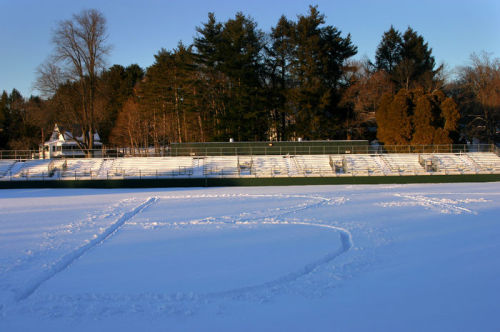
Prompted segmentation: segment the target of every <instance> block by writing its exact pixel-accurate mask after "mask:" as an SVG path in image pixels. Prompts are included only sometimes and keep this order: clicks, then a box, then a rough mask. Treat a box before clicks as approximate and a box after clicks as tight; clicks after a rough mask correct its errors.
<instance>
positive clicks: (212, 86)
mask: <svg viewBox="0 0 500 332" xmlns="http://www.w3.org/2000/svg"><path fill="white" fill-rule="evenodd" d="M89 22H90V23H89ZM89 24H90V25H92V26H93V27H94V29H91V31H94V32H95V31H96V36H94V37H96V38H92V40H96V41H98V43H96V44H95V45H94V46H93V48H92V49H90V50H88V49H87V50H86V49H85V47H86V45H88V44H89V43H87V41H86V40H79V39H78V35H77V36H73V37H71V36H70V37H71V38H73V39H71V38H70V39H67V38H68V33H67V32H68V31H74V30H78V29H82V30H83V31H85V29H88V28H89V27H88V26H86V25H89ZM196 32H197V34H196V37H195V38H194V40H193V43H192V44H191V45H184V44H182V43H179V44H178V46H177V48H175V49H173V50H165V49H162V50H160V51H158V53H157V54H156V55H155V61H154V63H153V64H152V65H151V66H150V67H148V68H146V69H145V70H144V69H142V68H140V67H139V66H138V65H130V66H128V67H123V66H121V65H114V66H112V67H110V68H107V69H105V70H103V69H102V68H101V67H99V65H100V64H102V63H104V61H103V60H104V58H105V56H106V54H107V52H108V51H109V48H108V47H107V46H106V45H105V39H104V38H101V39H99V38H100V37H103V36H104V35H105V20H104V18H103V16H102V14H100V13H99V12H97V11H95V10H91V11H86V12H82V13H81V14H79V15H75V16H74V17H73V19H72V20H68V21H63V22H62V23H61V24H60V25H59V26H58V29H56V31H55V34H54V38H53V40H54V43H55V46H56V47H55V54H54V56H53V57H52V58H51V59H49V61H48V62H47V63H44V64H43V65H42V66H41V67H40V70H39V76H38V79H37V82H36V87H37V89H38V91H40V93H41V97H30V98H29V99H26V98H23V96H21V95H20V94H19V92H18V91H16V90H14V91H12V92H11V93H10V94H7V93H6V92H4V93H3V94H2V97H1V99H0V148H2V149H30V148H36V147H37V146H38V144H40V143H41V142H42V141H43V140H45V139H47V137H48V135H49V134H50V130H51V129H52V128H53V125H54V123H55V122H57V123H58V124H60V125H63V126H66V127H72V126H73V125H79V126H80V127H81V128H83V129H84V132H92V131H95V130H97V131H98V132H99V134H100V136H101V139H102V141H103V142H104V143H105V144H106V145H108V146H112V145H116V146H129V147H151V146H155V147H161V146H164V145H166V144H168V143H170V142H189V141H201V142H206V141H226V140H228V139H229V138H233V139H234V140H237V141H260V140H296V139H298V138H303V139H308V140H314V139H369V140H373V139H375V138H377V139H378V140H379V141H381V142H382V143H385V144H441V143H452V142H459V141H464V140H465V139H468V140H471V139H472V138H477V139H479V140H481V141H485V142H493V141H494V140H495V139H496V138H497V136H496V133H497V131H498V127H499V119H500V61H499V60H498V59H494V58H492V57H491V56H490V55H488V54H486V53H483V54H480V55H472V57H471V62H470V64H469V65H467V66H463V67H460V68H457V70H456V72H455V75H454V76H453V78H451V77H446V75H445V72H444V70H443V66H438V65H437V64H436V63H435V59H434V57H433V56H432V49H431V48H430V47H429V45H428V44H427V42H426V41H425V40H424V38H423V36H421V35H419V34H418V33H417V32H416V31H414V30H413V29H412V28H410V27H409V28H408V29H407V30H406V31H404V32H401V31H398V30H396V29H395V28H394V27H390V29H389V30H388V31H386V32H385V33H384V34H383V36H382V38H381V41H380V43H379V46H378V47H377V50H376V54H375V59H374V60H373V61H370V60H363V61H360V60H353V56H354V55H356V53H357V48H356V46H355V45H353V43H352V41H351V37H350V35H349V34H347V35H346V34H343V33H342V32H341V31H340V30H338V29H337V28H336V27H333V26H330V25H325V18H324V15H323V14H321V13H320V12H319V11H318V9H317V8H316V7H310V8H309V12H308V13H307V14H306V15H298V16H297V18H296V19H295V20H290V19H288V18H286V17H284V16H283V17H281V18H280V19H279V20H278V22H277V24H276V26H274V27H273V28H272V29H271V31H267V32H263V31H261V30H260V29H258V27H257V23H256V22H255V21H253V20H252V19H251V18H249V17H248V16H245V15H244V14H242V13H238V14H236V15H235V17H234V18H231V19H228V20H227V21H225V22H220V21H218V20H217V19H216V17H215V15H214V14H212V13H210V14H209V15H208V20H207V22H205V23H203V24H202V25H201V26H199V27H197V28H196ZM82 35H83V34H82ZM68 45H72V46H73V47H75V45H76V48H75V49H74V50H73V51H74V52H73V53H71V52H68V47H64V46H68ZM93 50H98V52H95V51H93ZM82 54H83V55H84V57H83V58H82V59H80V60H82V61H81V62H78V61H76V62H75V58H76V60H78V57H80V56H82ZM85 56H86V57H85ZM91 64H93V66H92V67H89V65H91ZM91 136H92V135H87V137H88V139H87V141H85V138H84V141H83V142H81V147H82V148H85V147H89V146H92V142H91V141H89V140H91Z"/></svg>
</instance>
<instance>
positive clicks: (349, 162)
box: [344, 154, 390, 175]
mask: <svg viewBox="0 0 500 332" xmlns="http://www.w3.org/2000/svg"><path fill="white" fill-rule="evenodd" d="M344 172H345V173H350V174H352V175H384V174H387V173H390V170H389V169H388V168H387V166H386V165H385V164H384V163H383V161H382V160H381V159H380V156H379V155H368V154H353V155H345V156H344Z"/></svg>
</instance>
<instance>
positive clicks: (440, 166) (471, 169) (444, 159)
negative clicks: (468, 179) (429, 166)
mask: <svg viewBox="0 0 500 332" xmlns="http://www.w3.org/2000/svg"><path fill="white" fill-rule="evenodd" d="M432 160H433V164H434V167H435V171H436V172H440V173H445V174H467V173H476V172H477V167H475V165H474V163H473V162H472V161H470V160H469V159H467V158H466V157H465V155H462V154H454V153H436V154H433V156H432Z"/></svg>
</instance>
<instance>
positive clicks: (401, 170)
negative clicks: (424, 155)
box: [380, 153, 425, 175]
mask: <svg viewBox="0 0 500 332" xmlns="http://www.w3.org/2000/svg"><path fill="white" fill-rule="evenodd" d="M380 158H381V159H382V161H383V162H384V163H385V164H386V165H387V167H388V168H389V170H390V172H391V173H397V174H400V175H405V174H409V175H415V174H423V173H425V169H424V167H423V166H422V165H421V164H420V161H419V155H417V154H411V153H389V154H383V155H380Z"/></svg>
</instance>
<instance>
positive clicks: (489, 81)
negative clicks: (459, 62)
mask: <svg viewBox="0 0 500 332" xmlns="http://www.w3.org/2000/svg"><path fill="white" fill-rule="evenodd" d="M458 84H459V86H460V88H461V89H460V90H461V96H460V97H462V99H464V100H462V102H461V104H462V108H465V110H463V111H465V112H466V113H468V116H469V118H470V122H469V124H468V125H469V127H470V128H469V131H471V132H472V133H475V134H476V135H477V134H479V135H478V136H480V137H481V136H483V137H484V138H485V139H486V140H488V141H490V142H493V141H494V139H495V134H496V130H497V128H498V127H499V126H500V59H499V58H493V57H492V56H491V54H489V53H486V52H482V53H480V54H479V55H478V54H472V55H471V64H470V65H468V66H465V67H461V68H460V69H459V80H458ZM464 96H465V97H464ZM481 132H484V134H483V135H481Z"/></svg>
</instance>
